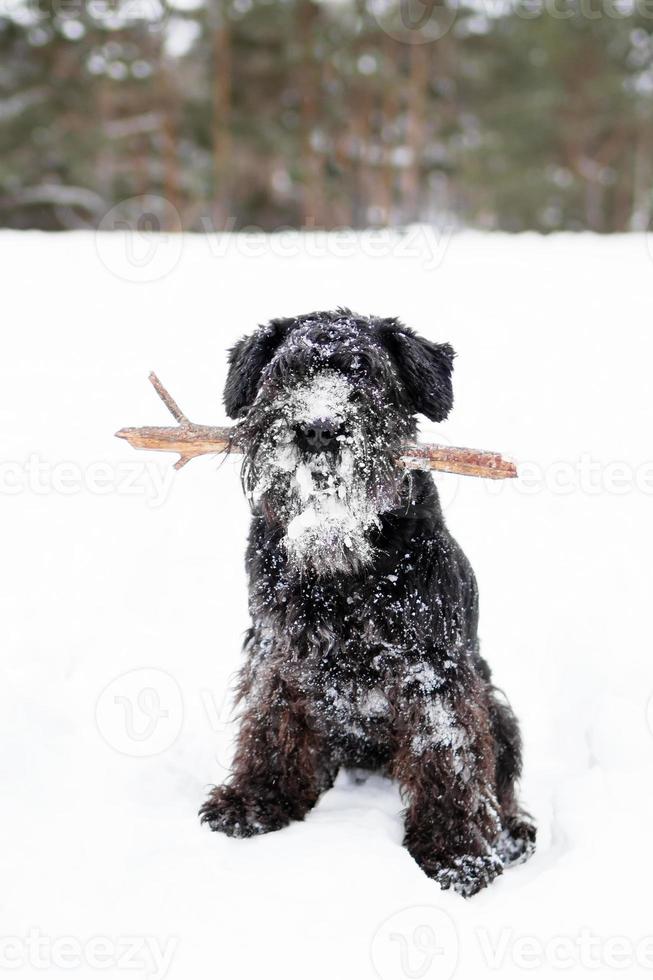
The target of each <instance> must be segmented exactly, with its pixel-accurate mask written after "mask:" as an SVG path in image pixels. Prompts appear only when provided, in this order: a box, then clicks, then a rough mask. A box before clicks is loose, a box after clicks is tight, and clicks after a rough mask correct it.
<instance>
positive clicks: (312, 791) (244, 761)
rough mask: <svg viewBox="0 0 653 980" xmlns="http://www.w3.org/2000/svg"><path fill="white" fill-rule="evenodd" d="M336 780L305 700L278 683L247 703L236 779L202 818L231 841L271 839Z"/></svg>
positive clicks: (216, 792) (219, 789)
mask: <svg viewBox="0 0 653 980" xmlns="http://www.w3.org/2000/svg"><path fill="white" fill-rule="evenodd" d="M334 776H335V773H334V772H332V771H331V769H330V767H329V765H328V760H327V759H326V757H325V753H324V748H323V742H322V739H321V738H320V737H319V735H318V734H317V732H316V731H315V728H314V726H313V725H312V724H311V720H310V717H309V714H308V712H307V710H306V704H305V701H304V699H303V697H302V696H301V694H299V693H298V692H297V691H295V690H293V689H291V688H290V687H289V686H288V685H287V684H285V683H284V682H283V681H281V680H280V679H277V680H276V681H273V682H271V683H270V684H269V685H266V688H265V690H263V691H260V690H259V691H258V692H257V697H256V698H255V699H254V698H252V697H251V696H249V697H246V701H245V710H244V711H243V713H242V715H241V727H240V732H239V735H238V743H237V749H236V754H235V757H234V763H233V767H232V775H231V777H230V779H229V781H228V782H227V783H225V784H224V785H223V786H216V787H214V788H213V790H212V791H211V794H210V795H209V798H208V799H207V801H206V803H204V805H203V806H202V808H201V810H200V816H201V818H202V822H203V823H208V825H209V826H210V828H211V830H219V831H221V832H222V833H224V834H228V835H229V836H230V837H251V836H253V835H254V834H266V833H268V832H269V831H272V830H279V829H280V828H281V827H285V826H286V825H287V824H289V823H290V821H291V820H302V819H303V818H304V817H305V815H306V814H307V813H308V811H309V810H310V809H311V807H313V806H314V805H315V803H316V802H317V800H318V798H319V796H320V794H321V793H322V791H323V790H324V789H326V788H327V787H328V786H329V785H330V784H331V782H332V781H333V778H334Z"/></svg>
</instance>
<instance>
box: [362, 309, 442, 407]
mask: <svg viewBox="0 0 653 980" xmlns="http://www.w3.org/2000/svg"><path fill="white" fill-rule="evenodd" d="M379 335H380V338H381V341H382V343H383V345H384V347H385V349H386V350H387V351H388V353H389V354H390V356H391V357H392V360H393V361H394V365H395V367H396V369H397V373H398V375H399V377H400V379H401V382H402V384H403V386H404V391H405V392H406V397H407V398H408V403H409V405H410V407H411V410H412V411H413V412H420V413H421V414H422V415H426V417H427V418H428V419H430V420H431V421H432V422H442V420H443V419H446V417H447V415H448V414H449V412H450V411H451V409H452V406H453V387H452V384H451V373H452V371H453V359H454V357H455V356H456V354H455V351H454V349H453V347H451V345H450V344H434V343H432V342H431V341H430V340H425V339H424V338H423V337H419V336H418V335H417V334H416V333H415V331H414V330H411V329H410V328H409V327H405V326H403V324H401V323H400V322H399V321H398V320H395V319H391V320H383V321H382V322H381V323H380V324H379Z"/></svg>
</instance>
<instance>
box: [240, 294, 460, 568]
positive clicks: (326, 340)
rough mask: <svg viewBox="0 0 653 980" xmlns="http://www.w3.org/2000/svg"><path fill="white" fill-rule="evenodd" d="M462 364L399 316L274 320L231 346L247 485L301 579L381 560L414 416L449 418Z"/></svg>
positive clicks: (401, 492)
mask: <svg viewBox="0 0 653 980" xmlns="http://www.w3.org/2000/svg"><path fill="white" fill-rule="evenodd" d="M453 357H454V352H453V350H452V349H451V347H450V346H449V345H448V344H434V343H431V342H430V341H428V340H424V339H422V338H421V337H418V336H417V335H416V334H415V333H414V332H413V331H412V330H410V329H408V328H407V327H404V326H403V325H402V324H401V323H399V322H398V321H397V320H396V319H382V318H379V317H364V316H358V315H356V314H353V313H351V312H350V311H349V310H344V309H340V310H336V311H335V312H324V313H310V314H308V315H307V316H300V317H296V318H292V319H279V320H272V321H271V322H270V323H269V324H267V325H266V326H263V327H260V328H259V329H258V330H257V331H256V332H255V333H254V334H252V335H251V336H250V337H246V338H244V339H243V340H240V341H239V342H238V343H237V344H236V345H235V347H233V348H232V350H231V351H230V355H229V364H230V367H229V374H228V377H227V383H226V386H225V392H224V401H225V407H226V409H227V412H228V413H229V415H230V416H232V417H233V418H236V419H238V420H239V421H238V424H237V426H236V439H237V441H238V444H239V448H241V449H242V450H243V452H244V462H243V485H244V487H245V491H246V493H247V495H248V497H249V499H250V501H251V502H252V504H253V506H254V507H255V508H256V509H259V510H260V511H261V513H262V514H263V515H264V517H265V518H266V520H267V521H268V522H269V523H271V524H273V525H276V526H278V527H279V528H280V529H281V531H282V540H283V545H284V547H285V549H286V552H287V554H288V557H289V559H290V561H291V562H292V563H293V564H294V565H295V566H296V567H297V568H298V570H300V571H307V570H310V571H312V572H313V573H315V574H317V575H318V576H326V575H329V574H337V573H341V574H342V573H354V572H356V571H358V570H359V569H360V568H361V567H363V566H364V565H366V564H368V563H369V562H370V561H371V559H372V556H373V553H374V546H373V538H374V531H375V529H377V528H379V527H380V516H381V515H382V514H383V513H385V512H387V511H389V510H393V509H395V508H397V507H399V506H401V505H402V502H403V501H405V495H406V492H407V488H406V479H407V473H406V470H405V469H403V467H402V465H401V463H400V459H399V457H400V455H401V448H402V445H403V444H404V443H405V442H406V441H408V440H410V439H412V438H413V437H414V436H415V431H416V421H415V415H416V413H421V414H423V415H426V416H427V417H428V418H429V419H431V420H432V421H436V422H439V421H441V420H442V419H444V418H446V416H447V415H448V413H449V411H450V409H451V405H452V402H453V394H452V388H451V370H452V363H453Z"/></svg>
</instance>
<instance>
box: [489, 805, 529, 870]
mask: <svg viewBox="0 0 653 980" xmlns="http://www.w3.org/2000/svg"><path fill="white" fill-rule="evenodd" d="M536 837H537V830H536V828H535V826H534V825H533V824H532V823H530V821H528V820H526V819H525V818H523V817H516V818H514V819H512V820H510V821H509V823H508V824H507V825H506V827H504V829H503V830H502V832H501V835H500V837H499V840H498V841H497V844H496V851H497V854H498V856H499V858H500V859H501V861H502V862H503V865H504V867H506V868H509V867H510V866H511V865H513V864H523V863H524V861H528V859H529V857H530V856H531V854H532V853H533V851H534V850H535V838H536Z"/></svg>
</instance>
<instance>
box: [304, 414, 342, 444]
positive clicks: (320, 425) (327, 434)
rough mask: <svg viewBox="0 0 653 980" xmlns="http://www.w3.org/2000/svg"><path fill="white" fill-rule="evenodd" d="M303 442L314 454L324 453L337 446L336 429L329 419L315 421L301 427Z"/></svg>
mask: <svg viewBox="0 0 653 980" xmlns="http://www.w3.org/2000/svg"><path fill="white" fill-rule="evenodd" d="M299 431H300V434H301V437H302V441H303V443H304V445H305V446H306V448H307V449H310V450H311V451H312V452H322V450H324V449H330V448H332V447H333V446H335V445H336V427H335V425H334V424H333V423H332V422H329V421H328V419H315V420H314V421H313V422H307V423H305V424H302V425H300V427H299Z"/></svg>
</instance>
